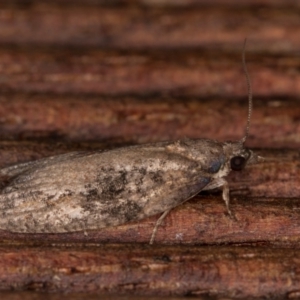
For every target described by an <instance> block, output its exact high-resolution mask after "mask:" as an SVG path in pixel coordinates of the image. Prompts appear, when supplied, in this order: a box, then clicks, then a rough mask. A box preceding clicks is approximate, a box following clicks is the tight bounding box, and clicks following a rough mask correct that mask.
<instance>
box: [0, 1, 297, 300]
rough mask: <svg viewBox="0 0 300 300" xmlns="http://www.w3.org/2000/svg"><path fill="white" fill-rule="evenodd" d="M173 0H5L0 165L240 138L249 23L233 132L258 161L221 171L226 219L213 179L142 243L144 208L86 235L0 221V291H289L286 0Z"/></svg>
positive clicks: (292, 257) (290, 73)
mask: <svg viewBox="0 0 300 300" xmlns="http://www.w3.org/2000/svg"><path fill="white" fill-rule="evenodd" d="M175 2H176V3H175ZM175 2H174V1H172V3H171V2H170V1H169V0H146V1H140V0H116V1H115V2H114V4H117V5H113V4H112V3H110V4H109V5H108V3H107V2H106V3H105V4H106V5H105V6H104V5H101V4H103V3H104V1H102V0H99V1H91V0H88V1H81V0H75V1H72V2H71V1H69V0H54V1H51V2H47V3H46V2H43V3H42V2H40V1H36V0H31V1H26V2H24V1H17V0H13V1H6V0H5V1H3V2H2V3H1V4H0V43H1V49H0V90H1V95H0V135H1V137H2V141H1V143H0V167H3V166H6V165H10V164H12V163H17V162H22V161H28V160H32V159H38V158H41V157H45V156H49V155H56V154H60V153H65V152H68V151H73V150H91V149H97V148H99V149H103V148H109V147H113V146H116V145H117V146H120V145H124V144H130V143H141V142H150V141H158V140H166V139H177V138H183V137H190V138H199V137H208V138H214V139H218V140H221V141H224V140H226V139H239V138H241V137H242V136H243V133H244V128H245V121H246V111H247V100H246V96H247V95H246V87H245V86H246V84H245V78H244V75H243V73H242V68H241V62H240V60H241V59H240V55H241V48H242V42H243V40H244V38H245V37H248V38H249V41H248V44H247V52H246V54H247V55H246V56H247V62H248V67H249V71H250V75H251V78H252V82H253V91H254V113H253V118H252V124H251V129H250V137H249V139H248V140H247V145H248V146H249V147H251V148H252V147H260V148H263V149H260V150H256V151H258V153H259V154H260V155H262V156H264V157H265V158H266V160H265V162H264V163H261V164H258V165H254V166H249V167H248V168H247V169H246V170H244V171H243V172H234V173H232V174H231V175H230V176H229V183H230V188H231V208H232V211H233V213H234V215H235V217H236V219H237V220H234V219H231V218H229V216H228V215H227V213H226V209H225V205H224V203H223V201H222V197H221V193H220V192H217V191H216V192H215V193H214V192H212V193H202V194H200V195H198V196H197V197H195V198H194V199H191V200H190V201H188V202H187V203H185V204H183V205H181V206H179V207H177V208H175V209H174V210H172V211H171V212H170V214H169V215H168V216H167V217H166V219H165V220H164V222H163V224H162V225H161V226H160V227H159V229H158V232H157V235H156V239H155V245H154V246H152V247H150V246H148V245H147V243H148V242H149V239H150V236H151V233H152V230H153V226H154V224H155V222H156V220H157V218H158V216H154V217H151V218H148V219H145V220H142V221H140V222H136V223H129V224H125V225H122V226H119V227H115V228H107V229H103V230H98V231H91V232H88V235H84V233H82V232H78V233H68V234H56V235H55V234H49V235H42V234H40V235H38V234H36V235H33V234H29V235H28V234H27V235H26V234H15V233H10V232H3V231H1V232H0V240H1V246H0V289H1V290H28V289H30V290H39V291H46V292H49V291H52V292H70V293H71V292H72V293H77V292H80V293H81V292H82V293H85V294H84V295H82V296H81V298H80V299H82V297H84V298H87V299H88V298H90V296H88V295H87V294H91V293H104V294H107V293H112V294H128V295H130V297H131V295H132V294H139V295H156V296H162V295H192V296H197V297H205V296H207V295H209V296H215V297H216V298H217V299H220V298H224V297H226V298H240V299H248V298H250V297H252V298H253V297H265V298H268V297H273V298H274V297H277V298H283V297H285V298H297V297H299V294H300V291H299V278H300V276H299V274H298V273H299V271H298V270H299V269H300V268H299V266H298V264H299V261H300V259H299V257H298V256H299V254H298V252H299V251H298V248H299V245H300V241H299V237H300V232H299V231H300V229H299V228H300V214H299V208H300V200H299V195H300V182H299V180H300V176H299V175H300V172H299V171H300V164H299V144H300V138H299V137H300V122H299V121H300V108H299V107H300V106H299V99H298V98H299V97H298V96H299V94H300V88H299V87H300V79H299V78H300V77H299V66H300V61H299V58H298V55H297V51H298V50H299V49H300V40H299V28H300V26H299V25H300V19H299V14H298V6H299V3H297V2H295V1H294V2H289V1H281V0H276V1H269V0H260V1H258V0H255V1H252V2H251V3H249V2H246V1H236V0H224V1H223V0H214V1H209V2H208V1H206V0H202V1H195V0H188V1H182V0H179V1H175ZM119 4H122V5H119ZM261 5H262V6H264V7H262V6H261ZM4 139H6V140H7V141H4ZM8 140H11V141H8ZM30 140H31V141H30ZM268 148H269V149H268ZM275 148H277V150H276V149H275ZM291 148H294V149H295V150H291ZM113 242H115V243H119V244H118V245H114V244H111V243H113ZM127 242H132V244H130V245H129V244H126V243H127ZM105 243H108V244H105ZM163 244H165V245H163ZM166 244H169V245H166ZM170 244H173V246H171V245H170ZM175 244H176V245H175ZM224 245H231V246H224ZM243 245H244V246H245V245H248V246H250V245H251V246H252V247H251V248H247V247H241V246H243ZM237 246H239V247H237ZM292 248H296V250H294V249H292ZM10 296H11V295H10ZM13 296H15V297H19V296H20V295H19V294H14V295H13ZM0 297H1V299H2V295H1V296H0ZM21 297H22V296H21ZM26 297H30V296H25V295H24V296H23V297H22V299H24V300H25V299H27V298H26ZM37 297H38V296H37ZM74 297H78V295H76V294H75V295H74ZM3 299H5V298H3ZM17 299H18V298H17ZM35 299H38V298H35ZM43 299H44V298H43ZM101 299H104V298H103V297H102V298H101Z"/></svg>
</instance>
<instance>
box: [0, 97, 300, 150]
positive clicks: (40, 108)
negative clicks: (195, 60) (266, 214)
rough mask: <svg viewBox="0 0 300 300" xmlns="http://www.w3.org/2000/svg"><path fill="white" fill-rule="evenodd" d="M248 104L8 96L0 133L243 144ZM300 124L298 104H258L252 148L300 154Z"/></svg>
mask: <svg viewBox="0 0 300 300" xmlns="http://www.w3.org/2000/svg"><path fill="white" fill-rule="evenodd" d="M247 105H248V103H247V99H246V97H245V98H244V99H226V98H223V99H218V98H214V99H210V100H202V99H198V100H197V99H194V98H186V99H184V100H183V99H181V98H177V99H176V98H173V99H172V98H170V97H161V96H156V97H155V96H153V97H150V98H148V99H145V98H136V97H130V96H128V97H117V98H107V97H96V96H90V97H86V96H77V97H74V96H58V95H47V96H45V95H31V94H29V95H27V94H5V95H2V99H0V120H1V123H0V129H1V135H2V139H5V138H6V139H7V138H9V139H11V138H14V139H17V138H22V139H32V138H33V139H41V138H42V139H47V138H50V139H57V140H59V141H66V140H67V141H68V140H69V141H100V142H105V141H110V142H111V143H116V142H118V143H120V142H123V143H145V142H154V141H161V140H175V139H180V138H181V139H182V138H185V137H189V138H210V139H216V140H219V141H225V140H239V139H241V138H242V136H243V135H244V132H245V126H246V118H247V117H246V114H247ZM299 120H300V105H299V103H298V101H297V100H276V101H275V100H266V101H262V100H258V99H255V103H254V111H253V116H252V120H251V129H250V137H249V139H248V141H247V145H248V146H249V147H276V148H279V147H283V148H287V147H290V148H296V149H297V148H299V144H300V139H299V135H300V122H299ZM275 133H276V134H275Z"/></svg>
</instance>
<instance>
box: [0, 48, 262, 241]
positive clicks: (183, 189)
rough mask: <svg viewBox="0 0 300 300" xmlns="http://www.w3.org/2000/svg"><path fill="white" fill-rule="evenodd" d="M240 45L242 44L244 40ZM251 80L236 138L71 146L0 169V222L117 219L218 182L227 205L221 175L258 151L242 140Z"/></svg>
mask: <svg viewBox="0 0 300 300" xmlns="http://www.w3.org/2000/svg"><path fill="white" fill-rule="evenodd" d="M244 47H245V46H244ZM243 66H244V71H245V74H246V79H247V83H248V100H249V108H248V120H247V127H246V133H245V136H244V137H243V138H242V139H241V140H239V141H237V142H225V143H220V142H218V141H215V140H210V139H196V140H191V139H184V140H178V141H175V142H174V141H167V142H158V143H152V144H145V145H136V146H130V147H123V148H118V149H114V150H109V151H93V152H72V153H67V154H63V155H57V156H52V157H48V158H44V159H39V160H36V161H30V162H26V163H20V164H16V165H13V166H9V167H6V168H3V169H1V170H0V176H1V177H4V178H7V179H8V180H7V183H6V185H5V186H4V187H3V188H2V190H1V192H0V216H1V217H0V229H1V230H6V231H9V232H22V233H65V232H74V231H84V232H87V231H88V230H96V229H100V228H104V227H108V226H117V225H120V224H124V223H126V222H129V221H136V220H141V219H143V218H146V217H148V216H152V215H156V214H162V215H161V216H160V218H159V219H158V221H157V223H156V225H155V227H154V230H153V233H152V237H151V240H150V243H153V240H154V236H155V233H156V231H157V228H158V226H159V224H160V223H161V222H162V220H163V218H164V217H165V216H166V215H167V214H168V212H169V211H170V210H171V209H172V208H174V207H176V206H178V205H180V204H182V203H184V202H185V201H187V200H188V199H190V198H192V197H194V196H195V195H197V194H198V193H199V192H200V191H205V190H211V189H215V188H218V187H222V189H223V200H224V201H225V204H226V207H227V211H228V213H229V215H232V214H231V211H230V208H229V187H228V183H227V181H226V179H225V177H226V175H228V174H229V172H230V171H231V170H235V171H240V170H242V169H243V168H244V167H245V166H246V165H247V164H251V163H255V162H257V161H258V160H259V157H258V156H257V155H256V154H255V153H253V152H252V151H251V150H248V149H246V148H245V147H244V143H245V141H246V139H247V137H248V135H249V127H250V118H251V112H252V91H251V83H250V79H249V75H248V71H247V67H246V63H245V48H244V50H243Z"/></svg>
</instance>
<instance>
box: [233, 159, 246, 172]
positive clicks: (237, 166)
mask: <svg viewBox="0 0 300 300" xmlns="http://www.w3.org/2000/svg"><path fill="white" fill-rule="evenodd" d="M245 165H246V159H245V157H243V156H235V157H233V158H232V159H231V160H230V166H231V169H232V170H234V171H241V170H242V169H243V168H244V167H245Z"/></svg>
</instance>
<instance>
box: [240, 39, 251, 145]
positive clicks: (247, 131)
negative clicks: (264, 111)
mask: <svg viewBox="0 0 300 300" xmlns="http://www.w3.org/2000/svg"><path fill="white" fill-rule="evenodd" d="M246 43H247V38H246V39H245V41H244V47H243V55H242V61H243V69H244V73H245V76H246V80H247V88H248V118H247V126H246V132H245V136H244V137H243V138H242V139H241V141H240V142H241V144H244V143H245V141H246V139H247V138H248V136H249V129H250V120H251V115H252V106H253V104H252V86H251V81H250V76H249V73H248V69H247V65H246V59H245V52H246Z"/></svg>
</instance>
